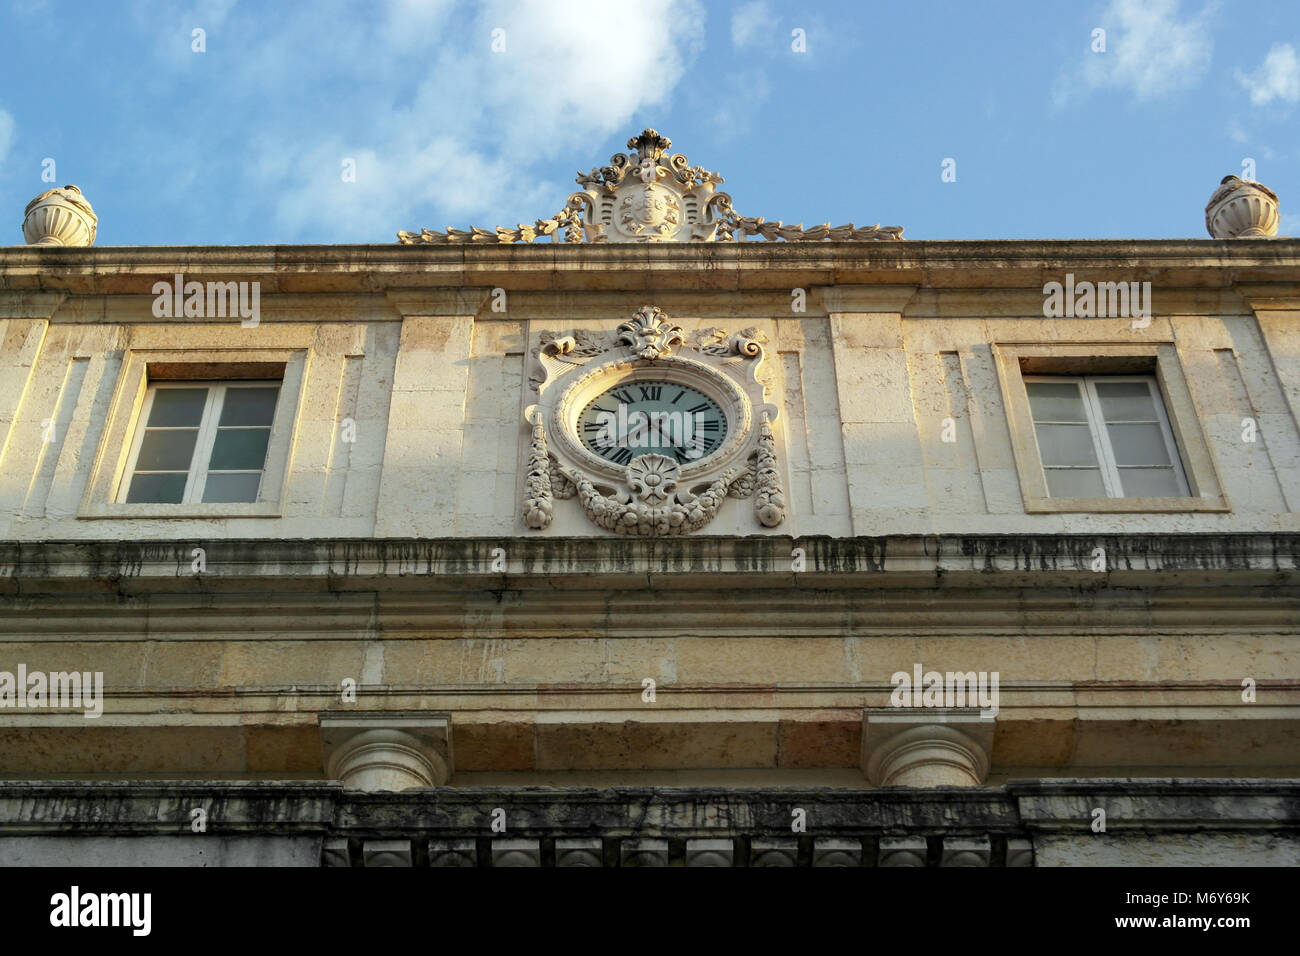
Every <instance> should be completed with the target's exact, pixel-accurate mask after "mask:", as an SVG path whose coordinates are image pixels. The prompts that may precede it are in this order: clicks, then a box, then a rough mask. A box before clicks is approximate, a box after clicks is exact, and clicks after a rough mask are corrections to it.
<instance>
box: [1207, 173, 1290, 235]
mask: <svg viewBox="0 0 1300 956" xmlns="http://www.w3.org/2000/svg"><path fill="white" fill-rule="evenodd" d="M1279 220H1280V216H1279V215H1278V209H1277V193H1275V192H1273V190H1271V189H1269V188H1268V187H1267V186H1265V185H1263V184H1262V183H1257V182H1255V181H1254V180H1251V179H1242V178H1240V177H1239V176H1224V177H1223V179H1222V180H1220V181H1219V188H1218V189H1216V190H1215V191H1214V195H1213V196H1211V197H1210V201H1209V203H1208V204H1207V205H1206V207H1205V228H1206V229H1208V230H1209V231H1210V235H1211V236H1213V237H1214V238H1215V239H1267V238H1269V237H1270V236H1275V235H1277V227H1278V222H1279Z"/></svg>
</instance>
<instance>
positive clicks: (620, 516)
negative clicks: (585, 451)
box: [573, 455, 736, 535]
mask: <svg viewBox="0 0 1300 956" xmlns="http://www.w3.org/2000/svg"><path fill="white" fill-rule="evenodd" d="M642 457H643V458H650V457H660V456H649V455H646V456H642ZM735 475H736V470H735V469H734V468H730V469H728V470H727V471H725V472H724V473H723V474H722V476H721V477H719V478H717V479H715V480H714V481H713V482H712V483H711V484H710V485H709V487H708V488H707V489H706V490H705V492H704V493H703V494H701V495H699V496H698V497H697V498H695V500H693V501H690V502H687V503H686V504H682V503H681V502H679V501H677V500H676V499H675V498H674V499H672V500H667V501H665V502H664V503H663V504H662V505H658V506H656V505H653V504H651V503H649V502H648V501H646V500H645V499H644V497H638V498H635V499H634V500H632V501H628V502H622V501H619V500H618V499H616V498H608V497H606V496H605V495H602V494H601V493H600V492H599V491H597V490H596V487H595V486H594V485H593V484H592V483H591V482H590V481H589V480H588V479H587V478H586V477H585V476H583V475H575V476H573V477H575V478H576V479H577V489H578V500H579V501H580V502H581V503H582V510H583V511H585V512H586V513H587V517H588V518H590V519H591V520H592V521H593V522H595V523H596V525H598V526H599V527H601V528H604V529H605V530H606V531H612V532H614V533H615V534H630V535H662V534H687V533H688V532H691V531H696V530H698V529H700V528H702V527H704V526H705V525H706V524H708V523H709V522H710V521H712V520H713V516H714V515H716V514H717V513H718V509H719V508H721V507H722V503H723V502H724V501H725V500H726V499H727V488H728V486H729V485H730V484H731V481H732V479H734V478H735Z"/></svg>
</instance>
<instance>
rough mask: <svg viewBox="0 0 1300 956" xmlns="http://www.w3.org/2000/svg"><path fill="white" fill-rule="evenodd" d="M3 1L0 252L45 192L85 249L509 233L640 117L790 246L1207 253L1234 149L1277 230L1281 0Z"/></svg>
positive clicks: (1291, 183) (1290, 173)
mask: <svg viewBox="0 0 1300 956" xmlns="http://www.w3.org/2000/svg"><path fill="white" fill-rule="evenodd" d="M0 2H4V3H6V5H5V6H3V7H0V62H3V63H4V73H3V77H4V80H3V84H0V209H4V210H6V211H7V212H6V213H5V217H6V218H7V221H8V222H9V226H7V227H5V231H4V235H5V236H6V237H7V238H4V239H0V242H3V243H20V242H22V236H21V219H22V210H23V207H24V206H25V205H26V203H27V202H28V201H29V200H30V199H32V198H33V197H34V196H35V195H37V194H38V193H40V192H42V191H44V190H45V189H47V188H49V187H50V186H51V185H63V184H65V183H75V184H77V185H78V186H80V187H81V189H82V191H83V192H84V193H85V195H86V197H87V198H88V199H89V200H90V202H91V203H92V204H93V205H94V207H95V211H96V212H97V213H98V215H99V218H100V223H99V238H98V243H97V244H99V245H170V244H211V245H231V244H234V245H248V244H273V243H338V242H359V243H388V242H392V241H394V239H395V233H396V231H397V230H398V229H409V230H418V229H419V228H420V227H421V226H429V227H436V228H443V227H445V226H447V225H453V226H457V227H461V228H463V227H466V226H469V225H478V226H484V227H492V226H496V225H514V224H516V223H519V222H525V223H530V222H532V221H533V220H535V219H537V218H540V217H544V216H547V215H550V214H552V213H554V212H555V211H557V210H558V209H559V208H560V207H561V206H562V205H563V204H564V201H565V199H566V197H567V196H568V195H569V194H570V193H571V192H572V191H574V190H575V189H576V188H577V187H576V186H575V185H574V183H573V177H574V174H575V173H576V172H577V171H578V170H579V169H582V170H588V169H590V168H592V167H593V166H597V165H602V164H604V163H605V162H606V161H607V160H608V159H609V156H610V155H611V153H614V152H618V151H622V150H623V149H624V148H625V147H624V143H625V142H626V140H627V138H628V137H629V136H632V135H634V134H635V133H637V132H639V131H640V130H641V129H642V128H643V127H646V126H653V127H655V128H656V129H658V130H659V131H660V132H661V133H663V134H665V135H667V136H669V137H670V138H671V139H672V141H673V151H674V152H677V151H681V152H684V153H685V154H686V155H687V156H688V157H689V158H690V160H691V162H692V164H695V165H701V166H704V167H706V168H708V169H712V170H716V171H717V172H719V173H721V174H722V175H723V176H724V177H725V179H726V185H725V186H724V187H723V188H724V189H726V190H727V191H728V192H729V193H730V194H731V196H732V197H733V200H734V203H735V206H736V209H737V210H738V211H739V212H740V213H741V214H742V215H746V216H762V217H765V218H767V219H772V220H776V219H779V220H784V221H785V222H800V221H801V222H803V223H804V224H805V225H806V226H807V225H814V224H817V223H822V222H828V221H829V222H830V223H831V224H832V225H839V224H841V223H845V222H854V223H856V224H857V225H871V224H873V223H876V222H880V223H882V224H884V225H901V226H903V227H904V228H905V230H906V231H905V236H906V237H907V238H909V239H979V238H995V239H1022V238H1125V237H1129V238H1159V237H1170V238H1183V237H1204V236H1205V224H1204V206H1205V202H1206V200H1207V199H1208V198H1209V196H1210V193H1211V192H1212V191H1213V190H1214V188H1215V186H1216V185H1217V184H1218V182H1219V180H1220V179H1221V178H1222V177H1223V176H1225V175H1227V174H1229V173H1235V174H1237V175H1243V174H1244V172H1249V170H1248V169H1247V170H1245V171H1244V172H1243V163H1244V162H1245V161H1246V160H1247V159H1248V158H1249V159H1253V160H1254V163H1255V177H1254V178H1257V179H1258V180H1259V181H1261V182H1263V183H1265V184H1266V185H1268V186H1270V187H1272V188H1273V189H1274V190H1275V191H1276V192H1278V193H1279V195H1280V197H1281V204H1282V213H1283V220H1282V230H1281V231H1282V232H1283V233H1284V234H1291V235H1297V234H1300V126H1298V125H1297V123H1296V119H1297V108H1298V107H1300V3H1298V2H1297V0H1258V2H1252V3H1249V4H1247V3H1244V2H1242V3H1228V2H1220V3H1216V2H1210V3H1205V2H1203V0H1192V2H1188V0H1183V2H1179V0H1103V2H1099V3H1092V2H1070V3H1049V2H1043V0H1034V2H1023V3H1022V2H990V3H970V2H964V0H934V2H927V0H899V2H885V0H857V2H853V0H850V2H825V3H821V2H808V3H783V2H779V0H742V2H723V0H719V2H712V0H710V2H700V0H653V2H634V0H621V2H617V3H608V2H602V0H581V2H579V0H573V2H570V0H533V2H523V0H475V2H450V0H448V2H438V0H431V2H417V0H390V2H379V0H367V2H343V0H313V2H305V0H304V2H296V0H285V2H274V3H272V2H268V0H199V2H154V0H102V2H59V0H13V2H9V0H0ZM195 29H201V30H203V31H204V33H203V44H202V45H203V46H204V47H205V51H204V52H195V51H194V49H193V48H194V46H195V45H196V41H195V39H194V32H193V31H194V30H195ZM796 30H798V31H802V35H803V37H804V46H805V49H804V50H802V51H796V50H795V49H794V48H793V47H794V46H796V45H797V44H796V39H795V34H794V32H793V31H796ZM1096 30H1104V31H1105V51H1104V52H1094V50H1093V49H1092V47H1093V46H1094V45H1097V38H1096V37H1094V31H1096ZM494 31H504V32H503V33H497V34H495V38H496V43H495V46H496V47H497V49H496V50H494V49H493V46H494ZM502 47H504V49H501V48H502ZM47 159H52V160H54V164H55V169H54V172H55V176H54V178H55V182H54V183H49V182H43V181H42V179H41V175H42V170H43V169H44V168H46V167H47V165H48V164H45V160H47ZM347 159H352V160H354V161H355V169H356V180H355V182H344V181H343V175H342V169H343V164H344V161H345V160H347ZM945 159H952V160H954V161H955V173H956V181H955V182H943V181H942V177H941V174H942V172H943V162H944V160H945Z"/></svg>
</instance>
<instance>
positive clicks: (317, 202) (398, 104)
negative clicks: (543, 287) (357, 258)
mask: <svg viewBox="0 0 1300 956" xmlns="http://www.w3.org/2000/svg"><path fill="white" fill-rule="evenodd" d="M217 2H220V0H217ZM164 9H165V8H164ZM162 15H163V14H160V16H162ZM167 16H169V17H170V19H169V21H168V23H169V27H168V29H169V30H172V29H175V17H174V16H172V15H170V14H167ZM703 23H704V12H703V10H702V8H701V7H700V5H699V3H698V0H658V2H655V3H636V4H626V5H620V6H619V8H618V15H617V20H616V21H615V20H613V19H611V17H608V16H602V15H598V14H596V13H594V12H593V7H592V4H591V3H590V2H587V0H547V2H546V3H536V2H532V0H484V2H482V3H480V4H476V5H474V6H472V7H466V6H464V5H454V4H451V3H449V2H445V0H430V2H419V0H388V2H387V3H386V4H385V5H384V6H383V7H381V8H379V9H376V10H372V8H371V7H369V6H368V5H366V4H357V3H355V2H348V0H318V2H316V3H313V4H312V5H311V6H310V7H303V8H296V7H293V6H288V7H283V8H274V12H268V11H267V8H262V7H257V8H253V9H247V8H244V7H242V6H241V7H236V8H235V9H234V10H233V11H232V12H230V15H229V16H228V17H226V18H225V21H224V23H223V24H222V26H221V28H220V30H219V31H209V35H208V49H209V50H210V51H212V50H213V49H214V46H215V45H216V44H220V43H222V42H224V39H223V38H224V37H225V36H233V35H236V34H238V35H240V36H241V37H242V38H243V45H242V46H241V48H240V51H239V55H238V56H237V57H225V58H223V59H221V60H220V61H218V60H217V59H215V58H213V54H212V53H209V54H208V55H207V56H208V57H209V61H208V63H211V64H212V65H211V66H209V65H208V63H204V62H198V61H197V58H196V59H192V60H188V61H187V60H184V58H181V59H180V60H177V59H176V58H175V56H174V54H171V53H169V54H168V57H167V58H166V59H168V60H169V62H168V64H167V65H168V66H171V67H172V68H173V69H174V70H175V71H176V72H177V73H184V72H186V71H188V73H189V74H191V75H192V74H193V73H194V71H195V70H203V69H215V68H217V65H218V63H219V65H220V69H221V71H222V73H221V78H220V81H219V82H220V83H221V84H222V90H223V94H222V95H223V97H224V98H226V99H229V100H230V101H231V104H232V106H233V105H234V104H237V105H238V110H239V113H248V114H250V115H256V116H259V117H265V118H267V119H268V120H269V121H267V122H258V123H256V125H255V127H254V128H252V129H249V128H248V127H247V126H245V127H244V129H243V130H242V132H241V131H239V130H238V129H236V130H229V129H227V128H226V127H224V126H223V127H221V128H220V129H218V128H216V127H215V126H214V127H210V128H209V129H207V130H204V131H203V133H202V135H200V134H198V133H196V134H195V135H194V137H193V140H192V141H191V142H189V143H187V144H169V145H165V146H161V147H160V148H163V149H166V150H168V151H171V150H175V152H176V155H178V156H184V157H186V159H185V160H184V161H188V162H196V160H195V159H194V157H195V156H198V155H203V156H204V158H203V159H202V160H201V162H203V163H204V168H203V170H202V171H201V172H200V176H216V175H218V173H217V172H216V170H215V167H216V165H217V164H218V163H220V162H222V161H223V158H222V156H221V155H220V154H221V147H220V146H215V145H214V143H213V142H212V141H211V140H209V139H206V138H205V137H217V136H221V137H225V138H226V139H227V140H233V141H232V142H231V143H230V147H229V148H235V149H238V150H239V155H240V157H241V159H242V163H241V165H240V169H241V170H242V171H243V174H244V175H245V176H246V177H247V179H248V180H249V183H250V186H251V189H250V191H251V192H256V193H261V194H263V195H266V196H268V197H270V198H269V211H270V213H271V215H272V219H273V222H274V223H275V224H276V226H278V227H279V228H278V230H277V231H278V232H280V233H281V234H283V233H285V232H288V233H289V235H290V236H291V237H294V238H297V237H299V236H301V235H302V234H304V233H310V234H311V235H312V236H313V237H319V238H320V239H322V240H324V241H355V242H368V241H388V240H389V239H391V238H395V233H396V232H397V230H398V229H412V230H414V229H418V228H419V227H421V226H431V227H437V228H442V227H443V226H445V225H448V224H450V225H455V226H457V227H464V226H467V225H471V224H473V225H479V226H485V227H491V226H495V225H513V224H515V223H516V222H521V221H522V222H528V223H531V222H532V220H534V219H536V218H540V217H542V216H547V215H550V214H552V213H554V212H556V211H558V210H559V209H560V207H562V206H563V205H564V201H565V198H566V197H567V196H568V195H569V194H570V193H571V192H572V191H573V189H574V188H575V187H574V185H573V183H572V182H554V181H552V182H547V181H545V180H544V179H542V178H541V177H538V176H536V175H535V174H533V175H530V171H531V170H533V169H535V168H536V165H537V163H538V162H539V161H544V160H550V159H554V158H555V157H556V156H557V155H563V156H565V157H566V158H567V157H575V158H576V159H577V161H578V162H579V163H582V162H585V163H586V167H584V168H589V167H590V166H594V165H599V164H601V163H603V162H604V161H605V160H606V159H607V158H608V150H607V149H606V148H605V141H606V140H607V138H608V137H609V136H610V135H611V134H612V133H616V132H617V133H623V135H624V136H626V135H631V134H634V133H636V132H639V131H640V129H641V128H642V126H646V125H649V126H654V125H656V124H657V123H659V122H660V117H659V115H656V114H657V113H658V112H659V111H661V110H666V108H668V107H669V106H671V105H672V104H673V103H674V102H675V99H676V95H675V90H676V87H677V85H678V84H679V83H680V82H681V80H682V78H683V76H684V75H685V73H686V70H687V67H688V66H689V64H690V63H691V61H692V60H693V59H694V58H695V57H696V56H697V55H698V53H699V50H700V48H701V46H702V43H703ZM495 30H501V31H504V34H498V35H497V36H498V37H499V38H500V39H503V40H504V51H502V52H494V51H493V36H494V33H493V31H495ZM214 32H219V34H220V35H218V36H216V37H215V38H214ZM185 36H186V37H188V32H186V33H185ZM214 39H215V43H214ZM185 50H186V52H188V45H186V47H185ZM326 91H328V92H326ZM327 97H328V99H327ZM223 105H224V104H223ZM633 126H635V127H636V128H635V129H633V128H632V127H633ZM625 130H626V131H627V132H624V131H625ZM622 138H623V137H620V138H619V142H620V144H621V141H622ZM596 145H599V146H600V152H599V153H597V152H595V149H594V147H595V146H596ZM213 153H215V155H213V156H212V158H211V160H209V159H208V158H207V154H213ZM169 154H170V152H169ZM345 158H351V159H354V160H355V161H356V181H355V182H344V181H343V179H342V176H341V171H342V161H343V160H344V159H345ZM226 175H228V174H226ZM235 188H250V187H238V186H236V187H235ZM261 208H263V209H266V208H267V206H263V207H261ZM431 210H434V211H431ZM431 215H445V216H446V217H447V218H452V217H455V219H454V220H453V221H452V222H451V223H447V222H431V221H428V220H429V217H430V216H431ZM269 233H270V230H268V234H269ZM268 241H269V236H268Z"/></svg>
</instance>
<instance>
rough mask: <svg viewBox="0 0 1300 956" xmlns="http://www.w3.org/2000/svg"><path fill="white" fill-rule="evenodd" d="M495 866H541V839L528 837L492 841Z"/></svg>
mask: <svg viewBox="0 0 1300 956" xmlns="http://www.w3.org/2000/svg"><path fill="white" fill-rule="evenodd" d="M492 865H493V866H541V865H542V847H541V841H539V840H536V839H528V838H516V839H510V840H493V841H492Z"/></svg>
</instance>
